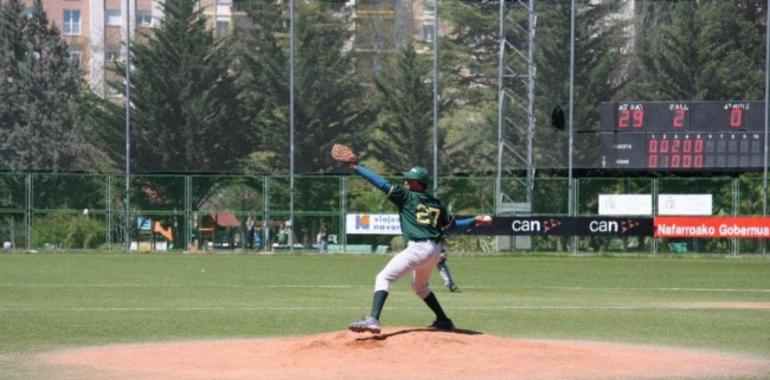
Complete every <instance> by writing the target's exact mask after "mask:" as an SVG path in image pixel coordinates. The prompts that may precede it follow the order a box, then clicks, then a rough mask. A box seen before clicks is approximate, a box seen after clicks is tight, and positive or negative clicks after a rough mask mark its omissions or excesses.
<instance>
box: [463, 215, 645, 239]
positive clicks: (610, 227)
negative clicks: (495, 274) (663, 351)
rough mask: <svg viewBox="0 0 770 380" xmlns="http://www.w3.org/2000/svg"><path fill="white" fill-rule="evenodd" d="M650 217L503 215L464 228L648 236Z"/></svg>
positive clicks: (494, 232)
mask: <svg viewBox="0 0 770 380" xmlns="http://www.w3.org/2000/svg"><path fill="white" fill-rule="evenodd" d="M652 225H653V224H652V218H608V217H580V216H579V217H507V216H502V217H501V216H498V217H495V218H494V219H492V225H490V226H484V227H474V228H471V229H470V230H468V231H466V232H465V233H467V234H472V235H509V236H510V235H556V236H652Z"/></svg>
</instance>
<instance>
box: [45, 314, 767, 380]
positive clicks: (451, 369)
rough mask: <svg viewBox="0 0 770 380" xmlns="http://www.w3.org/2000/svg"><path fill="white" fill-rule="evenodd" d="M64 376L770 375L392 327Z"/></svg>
mask: <svg viewBox="0 0 770 380" xmlns="http://www.w3.org/2000/svg"><path fill="white" fill-rule="evenodd" d="M39 359H41V360H42V361H43V362H44V363H46V365H47V366H50V370H51V371H52V373H53V374H55V375H56V377H57V378H62V377H64V378H70V377H71V378H78V379H84V378H86V379H90V378H93V379H96V378H121V379H146V378H162V379H212V378H217V379H292V380H294V379H375V380H376V379H420V380H425V379H437V380H438V379H441V380H450V379H659V378H671V377H676V378H682V377H689V378H703V377H709V378H714V377H720V378H722V377H724V378H730V377H733V376H741V377H744V378H745V377H752V376H758V377H759V376H767V375H768V374H770V361H768V360H766V359H761V358H751V357H745V356H738V355H730V354H724V353H715V352H704V351H694V350H683V349H674V348H665V347H655V346H636V345H626V344H610V343H595V342H582V341H553V340H516V339H505V338H500V337H494V336H490V335H485V334H481V333H477V332H473V331H465V330H459V331H453V332H441V331H435V330H431V329H424V328H408V327H401V328H399V327H395V328H386V329H384V330H383V332H382V334H379V335H371V334H354V333H351V332H347V331H344V332H332V333H325V334H319V335H312V336H306V337H297V338H281V339H250V340H224V341H187V342H167V343H151V344H127V345H111V346H101V347H86V348H79V349H71V350H65V351H57V352H53V353H47V354H43V355H41V356H40V358H39Z"/></svg>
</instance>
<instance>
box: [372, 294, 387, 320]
mask: <svg viewBox="0 0 770 380" xmlns="http://www.w3.org/2000/svg"><path fill="white" fill-rule="evenodd" d="M386 298H388V292H386V291H384V290H378V291H376V292H374V300H372V317H374V318H376V319H380V313H381V312H382V307H383V306H384V305H385V299H386Z"/></svg>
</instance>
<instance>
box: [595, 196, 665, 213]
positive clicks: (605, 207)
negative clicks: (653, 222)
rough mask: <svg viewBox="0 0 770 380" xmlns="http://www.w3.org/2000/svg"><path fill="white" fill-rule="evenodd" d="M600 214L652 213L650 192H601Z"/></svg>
mask: <svg viewBox="0 0 770 380" xmlns="http://www.w3.org/2000/svg"><path fill="white" fill-rule="evenodd" d="M599 215H639V216H641V215H646V216H650V215H652V195H650V194H599Z"/></svg>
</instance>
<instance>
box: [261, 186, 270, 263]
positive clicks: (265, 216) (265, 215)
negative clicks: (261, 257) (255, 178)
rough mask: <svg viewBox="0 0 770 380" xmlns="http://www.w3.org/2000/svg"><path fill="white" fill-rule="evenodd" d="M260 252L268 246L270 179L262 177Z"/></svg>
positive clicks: (266, 249) (265, 250)
mask: <svg viewBox="0 0 770 380" xmlns="http://www.w3.org/2000/svg"><path fill="white" fill-rule="evenodd" d="M262 179H263V180H262V251H263V252H267V251H268V247H269V245H270V213H269V212H268V210H269V209H270V202H269V201H268V199H269V197H270V185H269V181H270V177H269V176H264V177H262Z"/></svg>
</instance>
